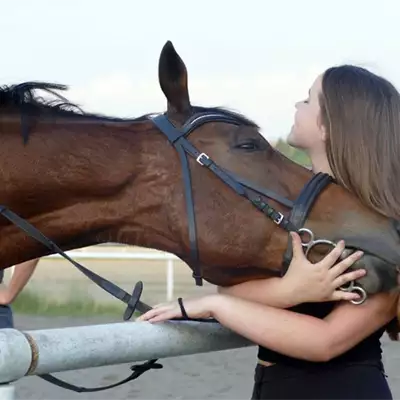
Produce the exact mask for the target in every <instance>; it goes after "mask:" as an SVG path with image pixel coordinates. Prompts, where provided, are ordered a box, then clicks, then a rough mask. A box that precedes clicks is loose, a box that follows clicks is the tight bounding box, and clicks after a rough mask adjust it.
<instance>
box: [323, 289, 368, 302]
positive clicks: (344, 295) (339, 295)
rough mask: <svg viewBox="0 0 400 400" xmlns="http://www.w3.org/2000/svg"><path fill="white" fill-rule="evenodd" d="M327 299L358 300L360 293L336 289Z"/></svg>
mask: <svg viewBox="0 0 400 400" xmlns="http://www.w3.org/2000/svg"><path fill="white" fill-rule="evenodd" d="M328 300H329V301H341V300H344V301H351V300H360V295H359V294H357V293H353V292H343V291H341V290H336V291H334V292H333V293H332V296H331V298H330V299H328Z"/></svg>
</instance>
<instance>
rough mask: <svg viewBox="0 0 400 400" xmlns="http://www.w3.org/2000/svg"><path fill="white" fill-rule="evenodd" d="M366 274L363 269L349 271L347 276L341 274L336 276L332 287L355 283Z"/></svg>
mask: <svg viewBox="0 0 400 400" xmlns="http://www.w3.org/2000/svg"><path fill="white" fill-rule="evenodd" d="M365 274H366V271H365V270H364V269H358V270H356V271H351V272H348V273H347V274H343V275H340V276H338V277H337V278H336V279H335V280H334V281H333V286H334V287H335V288H338V287H341V286H345V285H346V283H349V282H351V281H355V280H357V279H359V278H361V277H363V276H364V275H365Z"/></svg>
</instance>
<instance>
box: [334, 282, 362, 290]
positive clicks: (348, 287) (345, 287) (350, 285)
mask: <svg viewBox="0 0 400 400" xmlns="http://www.w3.org/2000/svg"><path fill="white" fill-rule="evenodd" d="M355 287H359V286H354V281H350V282H348V283H347V284H345V285H342V286H339V289H340V290H341V291H342V292H352V291H353V289H354V288H355Z"/></svg>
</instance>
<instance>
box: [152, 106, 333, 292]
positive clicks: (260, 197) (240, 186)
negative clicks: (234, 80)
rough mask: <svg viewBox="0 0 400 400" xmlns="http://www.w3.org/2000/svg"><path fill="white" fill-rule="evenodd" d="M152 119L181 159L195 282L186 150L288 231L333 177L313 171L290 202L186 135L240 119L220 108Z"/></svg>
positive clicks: (197, 271) (198, 270)
mask: <svg viewBox="0 0 400 400" xmlns="http://www.w3.org/2000/svg"><path fill="white" fill-rule="evenodd" d="M151 120H152V122H153V123H154V124H155V125H156V126H157V127H158V129H159V130H160V131H161V132H162V133H163V134H164V135H165V136H166V137H167V138H168V140H169V142H170V143H171V144H172V145H173V146H174V147H175V149H176V150H177V152H178V154H179V157H180V160H181V166H182V174H183V181H184V190H185V198H186V212H187V216H188V229H189V241H190V261H191V265H192V266H193V278H194V279H195V281H196V285H198V286H201V285H202V274H201V267H200V257H199V252H198V247H197V236H196V232H197V230H196V218H195V213H194V200H193V194H192V184H191V175H190V167H189V163H188V158H187V156H186V154H189V155H190V156H192V157H193V158H195V159H196V161H197V162H198V164H200V165H201V166H203V167H205V168H208V169H209V170H210V171H211V172H213V173H214V174H215V175H217V176H218V177H219V178H220V179H221V180H222V181H223V182H224V183H225V184H226V185H228V186H229V187H231V188H232V189H233V190H234V191H235V192H236V193H237V194H238V195H239V196H242V197H244V198H246V199H247V200H249V201H250V202H251V204H253V205H254V206H255V207H256V208H257V209H258V210H259V211H261V212H262V213H263V214H265V215H266V216H267V217H268V218H270V219H271V220H272V221H273V222H274V223H275V224H277V225H278V226H280V227H281V228H282V229H284V230H286V231H287V232H290V231H296V232H299V230H300V229H301V228H303V226H304V223H305V221H306V219H307V216H308V214H309V212H310V210H311V208H312V206H313V204H314V202H315V201H316V199H317V198H318V196H319V194H320V193H321V192H322V190H323V189H325V187H327V185H328V184H329V183H331V182H332V178H331V177H330V175H328V174H324V173H318V174H315V175H313V177H312V178H311V179H310V180H309V181H308V182H307V183H306V185H305V186H304V188H303V190H302V191H301V193H300V194H299V196H298V197H297V199H296V200H295V201H294V202H293V201H291V200H289V199H287V198H286V197H283V196H281V195H280V194H279V193H276V192H273V191H271V190H268V189H264V188H261V187H259V186H258V185H256V184H254V183H253V182H250V181H249V180H247V179H243V178H241V177H239V176H237V175H236V174H233V173H232V172H228V171H226V170H225V169H222V168H221V167H219V166H218V165H217V164H216V163H215V162H214V161H213V160H212V159H211V158H210V157H209V156H208V155H207V154H205V153H201V152H200V151H199V150H197V149H196V147H194V146H193V145H192V144H191V143H190V142H189V140H188V136H189V135H190V133H191V132H193V131H194V130H195V129H197V128H199V127H200V126H202V125H204V124H206V123H208V122H223V123H227V124H232V125H241V124H243V122H241V121H239V120H238V119H236V118H234V116H231V115H227V114H224V113H222V112H221V113H215V112H202V113H198V114H195V115H193V116H192V117H190V118H189V119H188V120H187V121H186V122H185V124H184V125H183V126H182V127H181V128H180V129H178V128H177V127H175V126H174V125H173V124H172V122H171V121H170V120H169V119H168V117H167V116H166V115H165V114H161V115H157V116H155V117H152V118H151ZM254 194H256V196H254ZM270 199H272V200H275V201H276V202H278V203H280V204H281V205H283V206H285V207H287V208H289V209H290V210H291V211H290V214H289V216H288V217H286V216H285V215H284V214H283V213H282V212H280V211H277V210H276V209H275V208H273V207H272V206H271V205H270V204H268V201H269V200H270ZM290 243H291V241H290V240H288V247H287V249H286V251H285V254H284V256H283V267H284V268H283V273H285V271H286V270H287V267H288V266H289V263H290V260H291V258H292V248H291V244H290ZM330 243H331V242H330Z"/></svg>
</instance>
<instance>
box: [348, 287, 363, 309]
mask: <svg viewBox="0 0 400 400" xmlns="http://www.w3.org/2000/svg"><path fill="white" fill-rule="evenodd" d="M349 292H353V293H354V292H358V293H359V295H360V296H361V299H360V300H350V302H351V303H353V304H356V305H359V304H362V303H364V301H365V300H367V297H368V295H367V292H366V291H365V290H364V289H363V288H362V287H361V286H354V287H353V289H352V290H349Z"/></svg>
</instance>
